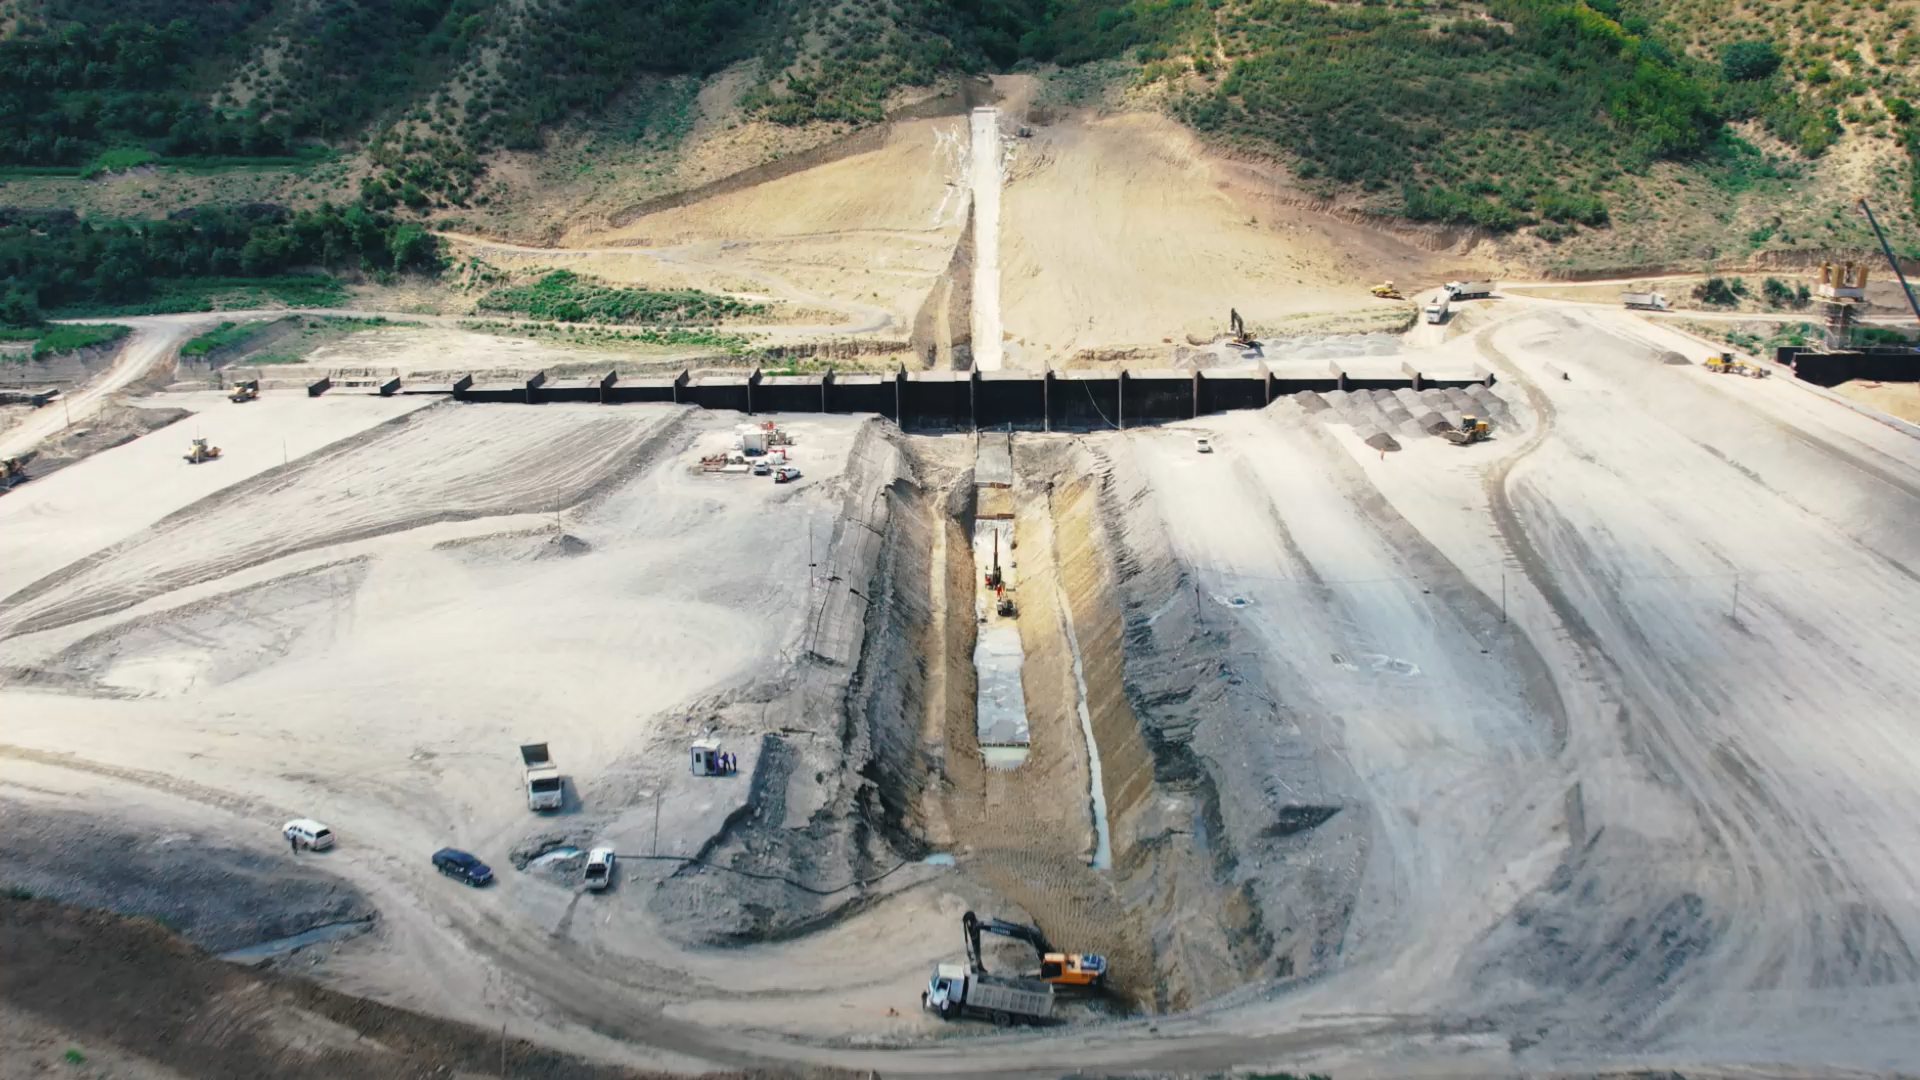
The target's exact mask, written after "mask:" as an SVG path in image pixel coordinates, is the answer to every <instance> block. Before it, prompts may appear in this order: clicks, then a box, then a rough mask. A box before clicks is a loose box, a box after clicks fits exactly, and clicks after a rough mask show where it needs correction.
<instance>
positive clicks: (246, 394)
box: [227, 379, 260, 405]
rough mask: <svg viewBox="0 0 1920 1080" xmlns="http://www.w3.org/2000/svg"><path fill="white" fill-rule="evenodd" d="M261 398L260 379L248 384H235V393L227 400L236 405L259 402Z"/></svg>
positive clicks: (228, 396)
mask: <svg viewBox="0 0 1920 1080" xmlns="http://www.w3.org/2000/svg"><path fill="white" fill-rule="evenodd" d="M259 398H260V380H259V379H252V380H249V381H247V382H239V383H234V384H233V393H231V394H228V395H227V400H228V401H231V402H233V403H234V404H236V405H238V404H240V403H241V402H243V401H257V400H259Z"/></svg>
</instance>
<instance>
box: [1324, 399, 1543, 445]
mask: <svg viewBox="0 0 1920 1080" xmlns="http://www.w3.org/2000/svg"><path fill="white" fill-rule="evenodd" d="M1293 400H1294V401H1295V402H1297V403H1298V404H1299V405H1300V407H1301V408H1303V409H1305V410H1306V411H1307V412H1308V413H1310V414H1314V415H1317V416H1319V417H1320V419H1322V420H1324V421H1325V422H1327V423H1329V424H1346V425H1347V426H1349V427H1351V428H1353V432H1354V434H1356V435H1358V436H1360V438H1361V439H1362V440H1364V441H1365V442H1366V444H1367V445H1368V446H1371V447H1373V448H1374V449H1376V450H1398V449H1400V447H1401V443H1402V441H1403V440H1409V439H1423V438H1435V437H1438V436H1439V435H1440V433H1441V432H1443V431H1446V430H1447V429H1449V428H1457V427H1459V426H1460V419H1461V417H1463V416H1477V417H1480V418H1481V419H1483V420H1485V421H1487V424H1488V426H1489V427H1490V428H1492V429H1493V431H1494V432H1495V433H1496V434H1497V433H1498V432H1499V431H1500V430H1501V429H1503V428H1511V427H1512V426H1513V413H1512V412H1511V411H1510V410H1509V409H1508V408H1507V403H1506V402H1505V401H1502V400H1501V399H1500V396H1499V395H1498V394H1495V393H1494V392H1493V390H1492V389H1491V388H1489V387H1485V386H1478V385H1476V386H1470V387H1467V388H1465V389H1461V388H1458V387H1447V388H1446V389H1429V390H1412V389H1400V390H1331V391H1328V392H1326V393H1321V394H1316V393H1312V392H1309V391H1304V390H1303V391H1301V392H1300V393H1297V394H1294V395H1293Z"/></svg>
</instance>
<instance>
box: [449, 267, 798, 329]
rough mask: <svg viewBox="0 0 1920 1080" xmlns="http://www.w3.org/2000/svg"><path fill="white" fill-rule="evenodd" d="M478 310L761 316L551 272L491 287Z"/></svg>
mask: <svg viewBox="0 0 1920 1080" xmlns="http://www.w3.org/2000/svg"><path fill="white" fill-rule="evenodd" d="M474 306H475V307H477V308H478V309H479V310H481V311H494V312H500V313H503V314H514V315H524V316H527V317H529V318H534V319H549V320H552V321H554V322H569V323H572V322H590V323H622V324H656V325H688V324H712V323H716V322H720V321H721V320H723V319H737V318H740V317H742V316H746V315H759V314H763V313H765V312H766V310H767V308H766V305H764V304H752V303H747V302H745V301H742V300H735V299H733V298H732V297H729V296H718V295H715V294H713V293H707V292H701V291H700V290H698V289H673V290H655V289H629V288H622V287H620V286H616V285H607V284H604V283H602V282H598V281H595V280H593V279H592V278H583V277H581V276H580V275H578V274H575V273H574V272H573V271H571V270H553V271H549V272H548V273H546V274H545V275H543V276H541V277H540V278H539V279H538V280H536V281H534V282H532V283H530V284H526V285H508V286H502V287H500V288H496V289H490V290H488V291H487V292H486V293H484V294H482V295H481V297H480V299H479V300H478V301H477V302H476V303H475V305H474Z"/></svg>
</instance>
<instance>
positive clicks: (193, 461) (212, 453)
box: [187, 439, 220, 465]
mask: <svg viewBox="0 0 1920 1080" xmlns="http://www.w3.org/2000/svg"><path fill="white" fill-rule="evenodd" d="M219 456H220V448H219V447H217V446H208V445H207V440H205V439H195V440H193V445H191V446H189V447H187V464H189V465H198V464H200V463H201V462H203V461H212V460H213V459H214V458H217V457H219Z"/></svg>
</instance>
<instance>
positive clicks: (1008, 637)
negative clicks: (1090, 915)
mask: <svg viewBox="0 0 1920 1080" xmlns="http://www.w3.org/2000/svg"><path fill="white" fill-rule="evenodd" d="M974 483H975V489H974V507H975V509H974V521H973V556H974V603H975V609H976V610H975V615H976V618H977V619H978V622H979V626H980V630H979V634H978V635H977V637H976V638H975V645H974V653H973V663H974V673H975V678H976V685H977V687H978V690H977V696H976V698H975V704H974V719H975V726H976V731H977V733H978V736H979V740H980V753H981V757H982V758H983V759H984V760H985V761H986V764H987V766H988V767H989V768H994V769H1015V768H1018V767H1019V766H1021V765H1022V764H1024V763H1025V762H1026V760H1027V757H1028V754H1029V750H1030V747H1031V746H1032V741H1033V740H1032V731H1031V729H1030V727H1029V719H1028V715H1027V702H1026V694H1025V691H1024V688H1023V678H1024V667H1025V659H1026V655H1025V645H1024V644H1023V643H1022V640H1021V633H1020V624H1019V619H1020V618H1021V615H1020V613H1019V596H1020V586H1021V581H1020V578H1019V560H1018V559H1017V558H1015V551H1016V537H1015V535H1014V506H1013V486H1012V485H1013V454H1012V436H1011V435H1007V434H987V435H982V436H981V437H980V440H979V443H978V449H977V451H976V454H975V460H974ZM1031 585H1032V586H1033V587H1037V588H1047V589H1052V590H1054V592H1055V595H1056V598H1057V601H1058V605H1057V609H1056V610H1057V611H1058V613H1059V614H1058V618H1059V625H1058V627H1057V628H1056V629H1057V632H1058V633H1059V635H1060V638H1061V639H1062V641H1063V642H1064V643H1065V645H1066V646H1067V648H1068V650H1069V651H1070V654H1071V657H1072V659H1071V667H1072V671H1073V681H1074V710H1075V713H1076V715H1077V716H1078V719H1079V722H1080V734H1081V739H1082V741H1083V742H1084V744H1085V747H1086V754H1087V766H1088V778H1089V783H1088V805H1089V807H1090V811H1091V814H1092V818H1093V821H1092V825H1093V834H1094V847H1093V851H1092V852H1091V853H1090V855H1089V858H1088V862H1089V864H1090V865H1091V866H1093V867H1094V868H1095V869H1099V870H1105V869H1109V868H1111V867H1112V865H1113V843H1112V838H1111V835H1110V833H1109V830H1108V825H1107V800H1106V789H1105V786H1104V779H1103V777H1102V774H1101V769H1100V747H1099V743H1098V742H1097V741H1096V740H1095V738H1094V733H1093V721H1092V717H1091V715H1090V713H1089V712H1088V709H1087V684H1086V676H1085V671H1084V668H1083V666H1082V664H1081V657H1080V645H1079V641H1078V639H1077V638H1076V637H1075V635H1074V629H1073V617H1072V615H1071V612H1070V605H1069V604H1068V602H1067V597H1066V594H1065V591H1064V589H1063V588H1062V586H1061V584H1060V576H1059V574H1058V573H1054V574H1051V575H1047V576H1046V577H1045V578H1042V579H1040V580H1037V581H1035V582H1032V583H1031ZM1004 600H1011V601H1012V604H1011V605H1010V606H1009V605H1006V604H1003V601H1004Z"/></svg>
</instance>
